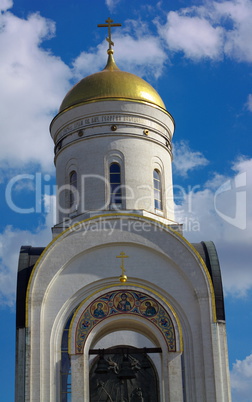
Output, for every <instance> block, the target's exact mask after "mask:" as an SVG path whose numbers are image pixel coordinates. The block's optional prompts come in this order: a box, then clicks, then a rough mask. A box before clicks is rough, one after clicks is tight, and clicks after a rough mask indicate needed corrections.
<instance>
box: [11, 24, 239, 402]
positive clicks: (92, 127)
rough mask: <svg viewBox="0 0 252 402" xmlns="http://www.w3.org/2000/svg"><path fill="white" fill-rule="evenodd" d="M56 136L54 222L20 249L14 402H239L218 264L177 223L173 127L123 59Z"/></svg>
mask: <svg viewBox="0 0 252 402" xmlns="http://www.w3.org/2000/svg"><path fill="white" fill-rule="evenodd" d="M100 26H102V27H104V26H105V27H107V28H108V38H107V41H108V44H109V48H108V51H107V53H108V60H107V64H106V66H105V68H104V70H102V71H100V72H96V73H94V74H92V75H90V76H88V77H85V78H83V79H82V80H81V81H80V82H78V83H77V84H76V85H75V86H74V87H73V88H72V89H71V90H70V91H69V92H68V93H67V94H66V96H65V98H64V99H63V101H62V103H61V106H60V109H59V112H58V114H57V115H56V116H55V117H54V119H53V121H52V123H51V126H50V131H51V136H52V139H53V141H54V144H55V166H56V184H57V223H56V225H55V226H54V227H53V229H52V233H53V240H52V241H51V243H49V244H48V246H47V247H45V248H43V247H36V248H35V247H29V246H23V247H22V248H21V252H20V259H19V267H18V285H17V364H16V401H18V402H21V401H30V402H45V401H50V402H54V401H59V402H67V401H72V402H80V401H82V402H87V401H90V402H96V401H101V402H106V401H118V402H119V401H120V402H122V401H128V402H132V401H142V402H202V401H204V402H229V401H231V397H230V387H229V371H228V359H227V346H226V332H225V312H224V301H223V292H222V282H221V275H220V267H219V262H218V257H217V254H216V250H215V247H214V244H213V243H212V242H209V241H208V242H201V243H197V244H190V243H189V242H188V241H187V240H186V239H185V238H184V237H183V227H182V225H179V224H178V223H177V222H176V221H175V218H174V201H173V183H172V136H173V132H174V120H173V117H172V116H171V114H170V113H169V112H168V111H167V110H166V107H165V105H164V103H163V101H162V99H161V97H160V96H159V94H158V93H157V92H156V90H155V89H154V88H153V87H152V86H151V85H149V84H148V83H147V82H146V81H144V80H143V79H141V78H139V77H137V76H136V75H133V74H130V73H128V72H124V71H121V70H120V69H119V68H118V67H117V65H116V63H115V60H114V57H113V49H112V46H113V45H114V44H113V42H112V40H111V28H112V27H116V26H120V24H114V23H113V21H112V20H111V19H108V20H107V21H106V24H101V25H100Z"/></svg>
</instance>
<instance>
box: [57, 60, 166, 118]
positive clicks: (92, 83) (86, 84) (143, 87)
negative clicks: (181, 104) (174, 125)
mask: <svg viewBox="0 0 252 402" xmlns="http://www.w3.org/2000/svg"><path fill="white" fill-rule="evenodd" d="M108 99H123V100H133V101H140V102H148V103H152V104H154V105H156V106H159V107H161V108H162V109H165V105H164V102H163V101H162V99H161V97H160V96H159V94H158V93H157V91H156V90H155V89H154V88H153V87H152V86H151V85H150V84H148V82H146V81H145V80H143V79H142V78H140V77H137V76H136V75H134V74H131V73H127V72H125V71H121V70H119V68H118V67H117V65H116V63H115V61H114V58H113V55H112V53H109V55H108V62H107V65H106V67H105V68H104V70H102V71H100V72H98V73H95V74H92V75H89V76H88V77H85V78H83V79H82V80H81V81H79V82H78V83H77V84H76V85H75V86H74V87H73V88H72V89H70V91H69V92H68V93H67V94H66V96H65V98H64V99H63V102H62V103H61V106H60V109H59V111H60V112H61V111H63V110H65V109H68V108H69V107H74V106H78V105H79V104H81V103H86V102H92V101H100V100H108Z"/></svg>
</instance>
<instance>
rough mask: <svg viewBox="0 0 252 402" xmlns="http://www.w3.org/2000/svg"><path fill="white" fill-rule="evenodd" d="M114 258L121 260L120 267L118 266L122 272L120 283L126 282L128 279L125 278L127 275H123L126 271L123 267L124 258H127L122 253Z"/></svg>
mask: <svg viewBox="0 0 252 402" xmlns="http://www.w3.org/2000/svg"><path fill="white" fill-rule="evenodd" d="M116 258H121V260H122V261H121V265H120V268H121V270H122V275H121V276H120V281H121V282H126V281H127V279H128V278H127V275H125V272H126V270H125V267H124V258H129V256H128V255H126V254H125V253H124V252H123V251H122V252H121V253H120V254H119V255H117V256H116Z"/></svg>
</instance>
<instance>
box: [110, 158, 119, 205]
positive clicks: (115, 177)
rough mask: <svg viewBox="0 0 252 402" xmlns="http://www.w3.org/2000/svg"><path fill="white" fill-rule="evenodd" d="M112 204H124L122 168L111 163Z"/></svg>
mask: <svg viewBox="0 0 252 402" xmlns="http://www.w3.org/2000/svg"><path fill="white" fill-rule="evenodd" d="M109 181H110V204H121V203H122V190H121V167H120V165H119V164H118V163H111V165H110V167H109Z"/></svg>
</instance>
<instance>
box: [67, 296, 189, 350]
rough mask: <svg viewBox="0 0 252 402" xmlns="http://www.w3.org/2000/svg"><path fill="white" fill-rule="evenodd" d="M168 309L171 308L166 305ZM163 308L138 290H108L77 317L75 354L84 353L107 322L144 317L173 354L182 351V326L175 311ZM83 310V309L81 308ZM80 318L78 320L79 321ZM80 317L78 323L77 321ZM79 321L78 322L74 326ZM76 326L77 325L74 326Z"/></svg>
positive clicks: (86, 306) (72, 328) (74, 318)
mask: <svg viewBox="0 0 252 402" xmlns="http://www.w3.org/2000/svg"><path fill="white" fill-rule="evenodd" d="M166 307H168V306H166ZM166 307H164V305H162V304H161V303H160V302H159V301H158V300H157V299H156V298H155V297H154V296H153V295H150V294H147V293H145V292H143V291H142V289H141V290H138V289H131V288H123V289H114V290H111V289H110V290H108V291H107V292H106V293H103V294H101V295H100V296H99V297H97V298H95V299H94V300H92V301H91V302H90V303H89V304H88V305H86V304H85V308H84V310H83V311H82V312H81V313H80V314H77V313H78V310H79V309H78V310H77V311H76V314H75V315H74V317H73V320H72V323H71V329H70V332H72V330H73V332H74V333H73V332H72V333H71V335H70V338H69V340H70V339H71V338H72V337H73V336H74V345H73V344H72V347H71V346H70V345H69V346H70V349H72V350H71V353H73V354H83V350H84V346H85V342H86V340H87V338H88V336H89V334H90V333H91V332H92V331H93V329H94V328H95V327H96V326H97V325H98V324H101V323H102V321H104V324H105V323H106V320H108V319H110V318H112V317H116V316H118V318H119V317H120V318H123V319H126V320H127V319H132V318H134V317H135V318H137V317H139V318H141V319H144V320H146V321H147V323H148V321H149V323H150V324H151V325H154V326H155V327H156V329H157V330H158V331H159V332H160V333H161V334H162V336H163V338H164V341H165V343H166V345H167V350H168V351H169V352H178V351H181V349H182V334H181V326H180V323H179V322H178V319H177V317H175V314H173V311H172V310H171V309H170V308H169V307H168V308H166ZM80 308H81V306H80ZM77 316H78V318H77ZM76 318H77V322H76ZM74 321H75V323H74ZM73 324H74V325H73Z"/></svg>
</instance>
